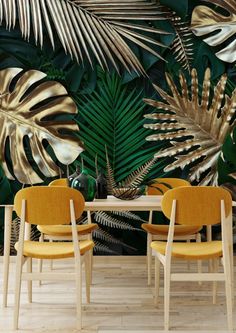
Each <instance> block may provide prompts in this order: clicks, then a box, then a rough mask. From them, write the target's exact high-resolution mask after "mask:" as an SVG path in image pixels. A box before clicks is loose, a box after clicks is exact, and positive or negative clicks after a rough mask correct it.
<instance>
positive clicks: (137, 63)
mask: <svg viewBox="0 0 236 333" xmlns="http://www.w3.org/2000/svg"><path fill="white" fill-rule="evenodd" d="M235 8H236V0H225V1H221V0H210V1H205V0H202V1H200V0H194V1H188V0H179V1H175V2H174V1H171V0H160V2H158V1H151V0H146V1H145V0H141V1H137V0H136V1H135V0H129V1H128V0H127V1H122V2H118V1H116V0H112V1H106V0H103V1H97V0H93V1H91V0H89V1H88V0H83V1H78V0H53V1H52V0H51V1H48V0H38V1H26V2H22V1H16V0H12V1H8V0H0V76H1V80H0V122H1V130H0V137H1V154H0V159H1V164H0V189H1V196H0V202H1V203H10V202H12V200H13V198H14V195H15V193H16V192H17V191H18V190H19V189H20V188H21V187H22V185H23V184H29V185H30V184H37V183H42V184H48V183H49V182H50V181H51V180H52V179H54V178H56V177H58V174H59V173H60V174H61V173H63V172H64V173H66V168H67V166H68V167H69V171H70V173H73V172H74V171H75V168H76V167H77V166H78V165H79V166H81V163H82V162H81V158H83V163H84V165H85V167H86V168H87V169H88V172H89V173H90V174H91V175H93V176H95V175H96V170H95V169H96V168H95V159H96V160H97V165H98V168H99V169H103V170H106V169H107V158H106V149H107V157H108V159H109V164H110V170H112V172H113V176H114V180H115V184H116V187H118V188H120V187H122V186H123V184H125V183H126V180H127V179H130V178H129V175H135V176H137V177H139V176H140V174H139V172H138V173H136V170H143V167H144V166H145V165H147V163H148V162H149V161H155V163H154V164H153V166H152V168H151V169H150V170H149V172H148V173H147V175H146V176H145V177H144V179H143V181H142V182H141V184H139V185H140V186H142V185H143V184H147V183H148V182H150V181H151V180H152V179H153V178H156V177H163V176H170V177H173V176H175V177H182V178H186V179H189V180H190V181H191V182H192V184H195V185H197V184H214V185H221V184H224V186H228V188H230V187H231V189H235V187H234V186H233V185H234V184H235V183H236V177H235V174H236V143H235V140H236V129H235V109H236V97H235V96H236V91H235V86H236V85H235V78H236V67H235V61H236V57H235V54H236V52H235V45H236V38H235V35H236V30H235V18H234V16H235ZM13 112H14V113H15V115H14V117H13V116H9V115H10V114H12V115H13ZM105 147H106V148H105ZM83 149H84V150H83ZM82 150H83V151H82ZM25 169H27V173H25V172H22V170H25ZM26 174H27V176H26ZM146 218H147V216H146V214H145V213H143V214H141V215H140V214H135V213H130V212H123V213H118V212H111V213H107V212H106V213H104V212H101V213H96V214H94V216H93V219H94V221H96V222H97V223H98V224H99V229H98V230H97V231H96V232H95V234H94V236H95V242H96V252H97V253H102V254H104V253H107V254H115V253H117V254H143V253H144V252H145V240H146V235H145V233H144V232H142V231H141V230H140V224H141V223H142V222H143V221H144V220H145V219H146ZM159 221H161V222H165V221H164V220H163V221H162V219H161V217H159ZM82 223H86V218H84V220H83V221H82ZM13 232H14V233H15V234H17V227H16V228H15V231H14V230H13ZM0 244H3V212H2V211H0Z"/></svg>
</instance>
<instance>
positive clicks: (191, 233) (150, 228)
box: [142, 178, 202, 285]
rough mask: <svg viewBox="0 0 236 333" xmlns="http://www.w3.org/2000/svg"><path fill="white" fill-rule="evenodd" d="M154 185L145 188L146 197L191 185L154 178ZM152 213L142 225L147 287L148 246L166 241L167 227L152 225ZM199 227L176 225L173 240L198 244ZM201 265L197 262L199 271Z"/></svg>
mask: <svg viewBox="0 0 236 333" xmlns="http://www.w3.org/2000/svg"><path fill="white" fill-rule="evenodd" d="M154 181H155V183H153V184H152V185H151V186H149V187H148V188H147V195H162V194H164V193H166V191H168V190H170V189H172V188H176V187H180V186H191V184H190V183H189V182H188V181H187V180H185V179H180V178H156V179H155V180H154ZM152 219H153V217H152V212H150V215H149V223H143V224H142V228H143V229H144V230H145V231H146V232H147V269H148V285H150V284H151V279H152V274H151V272H152V251H151V247H150V244H151V242H152V241H153V240H166V239H167V235H168V231H169V225H158V224H152ZM201 228H202V227H201V226H200V227H199V226H194V225H176V227H175V235H174V239H175V240H186V241H190V240H192V239H193V240H196V241H198V242H200V241H201V235H200V233H199V231H200V230H201ZM200 265H201V263H200V262H198V266H199V271H200V270H201V267H200Z"/></svg>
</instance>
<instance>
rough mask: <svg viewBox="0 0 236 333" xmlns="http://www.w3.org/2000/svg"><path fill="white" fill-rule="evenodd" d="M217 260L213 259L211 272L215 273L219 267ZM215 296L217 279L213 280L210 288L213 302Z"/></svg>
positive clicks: (214, 302)
mask: <svg viewBox="0 0 236 333" xmlns="http://www.w3.org/2000/svg"><path fill="white" fill-rule="evenodd" d="M218 264H219V261H218V258H216V259H213V272H214V273H217V272H218V268H219V265H218ZM216 297H217V281H213V289H212V301H213V304H216Z"/></svg>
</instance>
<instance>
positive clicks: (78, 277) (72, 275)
mask: <svg viewBox="0 0 236 333" xmlns="http://www.w3.org/2000/svg"><path fill="white" fill-rule="evenodd" d="M26 205H27V202H26V200H22V208H21V216H20V219H21V224H20V233H19V243H18V244H19V247H18V251H17V257H16V283H15V306H14V329H15V330H17V329H18V321H19V306H20V291H21V281H22V280H26V281H28V298H29V302H32V281H34V280H43V279H45V280H47V281H60V280H74V281H75V282H76V309H77V310H76V313H77V316H76V318H77V325H76V326H77V329H79V330H81V328H82V264H83V263H84V264H85V273H86V295H87V302H90V273H89V272H90V271H89V255H88V252H86V253H85V254H83V255H81V253H80V245H79V239H78V234H77V229H76V218H75V209H74V202H73V200H70V217H71V223H72V236H73V244H74V264H75V271H74V272H67V273H65V272H61V273H60V272H58V271H57V272H55V273H54V272H41V273H39V272H32V258H31V257H24V256H23V247H24V240H25V233H26V234H27V233H28V232H27V230H26V228H25V223H26V220H25V216H26ZM27 226H28V227H29V226H30V225H29V224H28V223H27ZM28 229H29V228H28ZM25 231H26V232H25ZM26 238H27V237H26ZM25 262H27V272H22V267H23V265H24V263H25Z"/></svg>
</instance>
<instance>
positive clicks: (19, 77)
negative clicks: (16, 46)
mask: <svg viewBox="0 0 236 333" xmlns="http://www.w3.org/2000/svg"><path fill="white" fill-rule="evenodd" d="M45 76H46V74H44V73H42V72H40V71H37V70H29V71H26V72H23V71H22V69H21V68H7V69H4V70H1V71H0V82H1V86H0V94H1V95H0V103H1V104H0V126H1V132H0V141H1V157H0V158H1V162H2V168H3V170H4V172H5V175H6V177H7V178H8V179H11V180H14V179H17V180H18V181H19V182H21V183H22V184H37V183H41V182H43V179H41V177H40V176H39V175H38V174H37V172H36V171H35V170H34V169H33V165H32V161H29V158H27V156H26V154H27V152H26V147H27V146H28V148H29V149H30V152H31V155H32V160H33V161H35V163H37V167H38V169H39V171H40V173H41V174H43V175H44V176H45V177H56V176H57V175H59V173H60V172H59V167H58V166H57V165H56V164H55V163H54V162H53V160H52V158H51V156H50V154H49V153H48V152H47V150H46V147H44V145H43V141H44V140H47V142H48V144H49V145H50V146H51V147H52V149H53V151H54V153H55V155H56V157H57V159H58V160H59V161H60V162H61V163H63V164H66V165H69V164H71V163H72V162H74V160H75V159H76V158H77V157H78V155H79V154H80V153H81V152H82V150H83V149H82V148H81V142H80V140H78V138H76V137H75V136H70V135H69V134H68V132H71V133H72V132H73V134H75V133H76V132H77V131H78V126H77V124H76V123H75V121H73V120H69V118H68V119H66V120H63V121H61V120H60V119H59V120H55V119H54V120H53V118H52V117H54V118H55V116H61V115H65V114H67V115H75V114H76V113H77V107H76V104H75V103H74V101H73V100H72V99H71V98H70V97H69V96H67V91H66V89H65V88H64V87H63V86H62V85H61V84H60V83H59V82H55V81H46V82H42V80H43V78H45ZM63 130H64V131H67V133H66V134H65V133H64V134H63V133H62V131H63ZM27 139H28V145H27V143H26V142H25V141H26V140H27ZM7 149H8V150H9V155H10V161H8V163H7V161H6V158H5V156H6V150H7ZM9 164H11V165H10V166H9ZM11 169H12V170H11Z"/></svg>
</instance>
